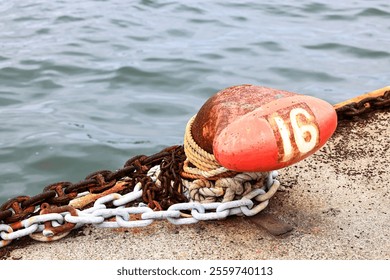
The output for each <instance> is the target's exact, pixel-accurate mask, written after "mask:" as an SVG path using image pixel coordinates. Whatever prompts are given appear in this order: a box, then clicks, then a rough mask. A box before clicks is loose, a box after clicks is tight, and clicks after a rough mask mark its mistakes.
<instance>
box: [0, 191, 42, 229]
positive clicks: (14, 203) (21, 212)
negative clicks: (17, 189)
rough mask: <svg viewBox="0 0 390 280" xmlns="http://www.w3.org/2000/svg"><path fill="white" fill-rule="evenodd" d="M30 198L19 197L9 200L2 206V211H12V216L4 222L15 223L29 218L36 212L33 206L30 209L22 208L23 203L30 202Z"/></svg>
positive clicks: (0, 208)
mask: <svg viewBox="0 0 390 280" xmlns="http://www.w3.org/2000/svg"><path fill="white" fill-rule="evenodd" d="M29 198H30V197H29V196H18V197H15V198H13V199H10V200H8V201H7V202H5V203H4V204H3V205H1V207H0V210H1V211H5V210H11V211H12V213H13V214H12V215H11V216H9V217H7V218H5V219H4V221H5V222H6V223H14V222H16V221H20V220H23V219H24V218H26V217H27V216H29V215H30V214H31V213H33V212H34V210H35V206H33V205H31V206H28V207H22V205H21V204H22V203H23V202H24V201H26V200H28V199H29Z"/></svg>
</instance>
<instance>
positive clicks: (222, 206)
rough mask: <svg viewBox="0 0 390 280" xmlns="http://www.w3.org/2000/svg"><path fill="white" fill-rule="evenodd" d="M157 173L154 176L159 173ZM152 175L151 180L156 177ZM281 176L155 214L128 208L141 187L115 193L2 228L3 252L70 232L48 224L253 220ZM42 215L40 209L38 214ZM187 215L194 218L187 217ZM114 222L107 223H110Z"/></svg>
mask: <svg viewBox="0 0 390 280" xmlns="http://www.w3.org/2000/svg"><path fill="white" fill-rule="evenodd" d="M157 171H158V170H157V169H156V170H154V171H153V172H154V173H155V172H157ZM153 172H150V175H151V176H156V175H155V174H154V173H153ZM277 175H278V174H277V172H275V171H274V172H270V173H269V177H268V179H267V183H266V184H265V186H264V187H263V188H258V189H254V190H252V191H251V192H249V193H248V194H246V195H244V196H243V197H242V198H241V199H238V200H234V201H228V202H212V203H200V202H186V203H178V204H174V205H172V206H170V207H169V208H168V209H167V210H164V211H153V210H152V209H151V208H149V207H147V205H145V204H144V203H139V204H138V206H132V207H125V205H126V204H128V203H130V202H135V201H137V200H138V199H139V198H141V197H142V190H141V183H138V184H137V185H136V186H135V187H134V190H133V191H132V192H130V193H128V194H125V195H121V194H118V193H112V194H109V195H106V196H103V197H101V198H99V199H97V200H96V201H95V203H94V205H93V207H91V208H88V209H85V210H82V211H80V210H76V211H77V216H73V215H72V214H71V213H70V212H63V213H59V214H57V213H51V214H42V215H36V216H33V217H30V218H28V219H25V220H23V221H21V225H22V226H23V227H24V228H22V229H18V230H16V231H14V230H13V229H12V227H11V226H9V225H6V224H0V248H1V247H4V246H6V245H8V244H9V243H10V242H11V241H12V240H14V239H17V238H20V237H23V236H27V235H30V237H31V238H33V239H35V240H39V241H52V240H57V239H60V238H62V237H64V236H65V235H67V234H68V233H69V232H65V233H62V234H59V235H58V236H57V237H56V236H53V233H52V232H51V231H47V230H45V226H44V223H45V222H49V221H50V222H51V224H52V226H53V227H57V226H61V225H63V224H64V223H65V222H68V223H74V224H76V226H75V228H79V227H82V226H84V225H86V224H91V225H94V226H96V227H101V228H120V227H126V228H134V227H145V226H148V225H150V224H151V223H153V221H155V220H163V219H166V220H168V221H169V222H171V223H172V224H175V225H186V224H193V223H197V222H199V221H206V220H218V219H224V218H226V217H228V216H231V215H245V216H253V215H256V214H257V213H259V212H260V211H262V210H263V209H264V208H265V207H267V205H268V202H269V199H270V198H271V197H272V196H273V195H274V194H275V193H276V191H277V190H278V188H279V186H280V183H279V181H278V180H276V177H277ZM109 202H112V204H113V205H114V206H115V207H113V208H107V205H106V204H107V203H109ZM37 211H39V209H38V210H37ZM182 211H186V212H187V213H191V214H184V213H183V212H182ZM136 214H138V215H140V217H141V219H132V215H136ZM112 217H115V219H114V220H113V219H110V220H113V221H107V219H109V218H112Z"/></svg>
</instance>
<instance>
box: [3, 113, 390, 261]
mask: <svg viewBox="0 0 390 280" xmlns="http://www.w3.org/2000/svg"><path fill="white" fill-rule="evenodd" d="M279 173H280V175H279V178H278V179H279V181H280V182H281V185H282V188H283V190H281V191H279V192H278V193H277V194H276V195H275V196H274V197H273V198H272V199H271V201H270V204H269V206H268V207H267V208H266V209H265V210H264V211H263V212H262V213H260V214H259V216H258V217H253V218H248V217H237V216H235V217H230V218H227V219H225V220H218V221H208V222H199V223H197V224H192V225H186V226H175V225H172V224H170V223H169V222H167V221H155V222H153V223H152V224H151V225H150V226H147V227H144V228H135V229H98V228H95V227H92V226H87V227H84V228H82V229H79V230H76V231H74V232H73V233H71V234H70V235H68V236H67V237H66V238H64V239H62V240H59V241H54V242H50V243H41V242H38V241H30V239H29V238H28V237H27V239H28V241H26V238H24V240H20V241H14V242H13V243H11V244H10V245H8V246H7V247H5V248H2V249H0V256H1V255H2V256H3V259H23V260H33V259H34V260H35V259H49V260H53V259H61V260H69V259H78V260H82V259H83V260H85V259H92V260H109V259H189V260H190V259H235V260H238V259H279V260H280V259H335V260H345V259H348V260H349V259H370V260H375V259H390V241H389V240H390V111H389V109H388V108H387V109H385V110H382V111H375V112H371V113H368V114H365V115H363V116H361V117H356V118H354V119H352V120H343V121H340V122H339V125H338V128H337V131H336V133H335V134H334V135H333V136H332V138H331V139H330V140H329V141H328V143H327V144H326V145H325V146H324V147H323V148H322V149H321V150H319V151H318V152H317V153H315V154H314V155H313V156H311V157H309V158H307V159H305V160H303V161H301V162H299V163H298V164H295V165H293V166H290V167H287V168H285V169H282V170H280V171H279ZM261 219H265V220H267V219H268V225H270V228H268V230H267V229H265V228H264V223H262V222H261ZM259 220H260V222H259ZM272 221H276V224H274V225H273V224H272ZM259 224H261V225H263V226H259ZM265 224H267V223H265ZM280 225H281V226H282V227H285V228H284V229H285V231H288V232H287V233H284V234H282V235H278V236H277V235H273V234H271V233H270V232H272V230H273V229H275V227H277V226H280ZM287 225H289V226H291V228H292V230H291V231H289V230H290V229H291V228H290V229H288V226H287ZM286 228H287V229H286ZM282 232H283V230H282Z"/></svg>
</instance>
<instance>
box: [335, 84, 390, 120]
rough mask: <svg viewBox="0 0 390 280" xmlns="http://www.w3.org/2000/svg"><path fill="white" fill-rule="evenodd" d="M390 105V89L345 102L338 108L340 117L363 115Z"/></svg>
mask: <svg viewBox="0 0 390 280" xmlns="http://www.w3.org/2000/svg"><path fill="white" fill-rule="evenodd" d="M389 106H390V90H387V91H384V92H383V93H381V94H380V95H378V96H368V97H365V98H363V99H361V100H358V101H356V102H354V101H353V99H352V102H351V103H348V104H345V105H343V106H341V107H338V108H336V112H337V116H338V117H339V119H343V118H350V117H353V116H358V115H362V114H364V113H367V112H369V111H372V110H375V109H383V108H385V107H389Z"/></svg>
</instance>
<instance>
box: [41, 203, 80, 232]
mask: <svg viewBox="0 0 390 280" xmlns="http://www.w3.org/2000/svg"><path fill="white" fill-rule="evenodd" d="M63 212H69V213H70V214H71V215H72V216H78V214H77V211H76V209H75V208H74V207H72V206H69V205H66V206H59V207H53V206H50V205H49V204H48V203H42V205H41V211H40V212H39V214H41V215H43V214H50V213H59V214H60V213H63ZM75 226H76V224H74V223H70V222H66V221H65V222H64V224H62V225H60V226H56V227H53V226H52V224H51V222H50V221H48V222H45V229H44V230H43V234H44V235H45V236H49V237H51V236H54V235H57V234H61V233H63V232H69V231H71V230H72V229H73V228H74V227H75Z"/></svg>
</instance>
